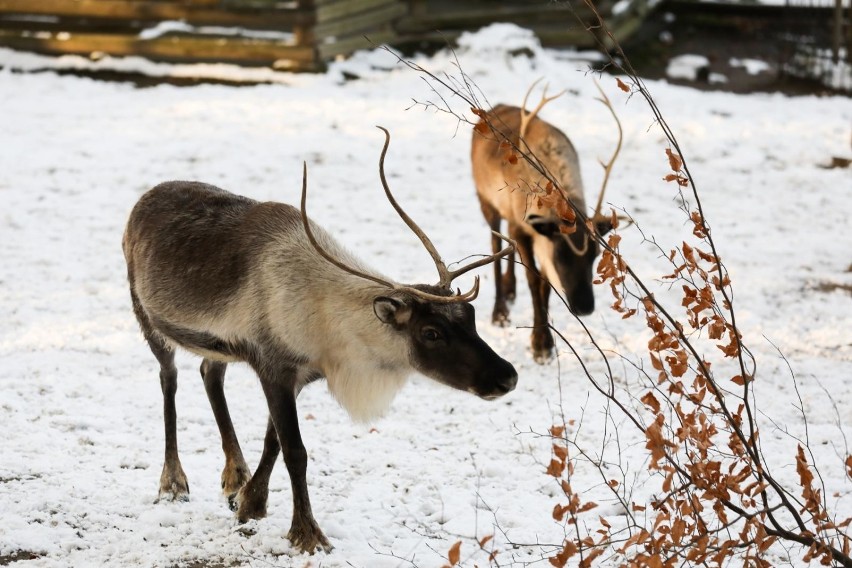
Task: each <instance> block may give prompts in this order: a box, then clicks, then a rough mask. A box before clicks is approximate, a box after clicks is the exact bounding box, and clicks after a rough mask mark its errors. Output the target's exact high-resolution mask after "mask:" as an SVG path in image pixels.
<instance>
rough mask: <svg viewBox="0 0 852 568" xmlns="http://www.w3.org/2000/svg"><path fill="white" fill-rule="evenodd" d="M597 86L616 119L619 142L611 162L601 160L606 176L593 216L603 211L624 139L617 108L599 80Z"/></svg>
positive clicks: (602, 99)
mask: <svg viewBox="0 0 852 568" xmlns="http://www.w3.org/2000/svg"><path fill="white" fill-rule="evenodd" d="M595 87H597V88H598V92H599V93H600V94H601V98H599V99H598V100H599V101H600V102H601V103H603V105H604V106H605V107H606V108H608V109H609V112H610V114H612V118H614V119H615V126H616V127H617V128H618V144H616V146H615V152H613V154H612V158H610V160H609V162H608V163H606V164H604V163H603V162H601V165H602V166H603V169H604V178H603V181H602V182H601V192H600V194H598V203H597V205H596V206H595V212H594V214H593V215H592V217H598V216H599V215H600V213H601V207H602V206H603V199H604V193H605V192H606V184H607V183H608V182H609V175H610V173H612V166H613V165H614V164H615V160H616V158H618V154H619V152H621V142H622V139H623V137H624V133H623V131H622V129H621V121H620V120H618V115H617V114H615V109H614V108H612V102H610V100H609V97H608V96H606V93H605V92H604V90H603V89H602V88H601V86H600V85H599V84H598V82H597V81H595Z"/></svg>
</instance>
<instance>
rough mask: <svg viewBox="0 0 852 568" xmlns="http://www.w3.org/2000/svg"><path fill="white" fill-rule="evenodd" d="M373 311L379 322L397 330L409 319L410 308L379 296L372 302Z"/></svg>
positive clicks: (392, 299)
mask: <svg viewBox="0 0 852 568" xmlns="http://www.w3.org/2000/svg"><path fill="white" fill-rule="evenodd" d="M373 311H374V312H375V313H376V317H377V318H379V321H381V322H382V323H386V324H388V325H392V326H394V327H397V328H398V327H401V326H403V325H405V324H406V323H408V320H409V319H411V306H409V305H407V304H405V303H404V302H402V301H400V300H397V299H396V298H391V297H389V296H379V297H378V298H376V299H375V300H373Z"/></svg>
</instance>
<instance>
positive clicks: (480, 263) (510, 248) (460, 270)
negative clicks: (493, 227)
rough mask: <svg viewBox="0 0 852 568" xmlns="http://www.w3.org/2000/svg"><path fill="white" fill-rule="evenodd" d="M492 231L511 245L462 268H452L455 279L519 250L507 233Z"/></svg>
mask: <svg viewBox="0 0 852 568" xmlns="http://www.w3.org/2000/svg"><path fill="white" fill-rule="evenodd" d="M491 233H492V234H494V235H495V236H497V237H499V238H501V239H503V240H504V241H506V242H507V243H509V246H507V247H506V248H504V249H503V250H501V251H500V252H498V253H496V254H492V255H491V256H488V257H485V258H482V259H479V260H477V261H476V262H472V263H470V264H468V265H466V266H462V267H461V268H458V269H456V270H451V271H450V276H451V277H452V278H453V279H455V278H456V277H458V276H461V275H462V274H464V273H465V272H469V271H471V270H473V269H474V268H479V267H480V266H485V265H486V264H491V263H492V262H496V261H498V260H500V259H501V258H503V257H506V256H508V255H509V254H510V253H512V252H513V251H515V250H517V248H518V245H517V243H516V242H515V241H514V240H513V239H510V238H509V237H507V236H506V235H503V234H501V233H498V232H497V231H491Z"/></svg>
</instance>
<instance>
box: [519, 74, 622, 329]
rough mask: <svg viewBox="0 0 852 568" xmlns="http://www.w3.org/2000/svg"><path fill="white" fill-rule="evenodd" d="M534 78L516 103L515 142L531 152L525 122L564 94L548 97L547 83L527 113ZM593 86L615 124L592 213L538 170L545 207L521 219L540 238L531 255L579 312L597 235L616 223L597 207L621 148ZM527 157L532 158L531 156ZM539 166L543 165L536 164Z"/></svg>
mask: <svg viewBox="0 0 852 568" xmlns="http://www.w3.org/2000/svg"><path fill="white" fill-rule="evenodd" d="M539 80H540V79H539ZM537 83H538V81H536V82H535V83H533V84H532V85H531V86H530V88H529V90H528V91H527V94H526V95H525V96H524V102H523V104H522V105H521V123H520V130H519V140H518V145H519V147H520V148H521V149H523V150H525V151H527V152H531V150H530V146H529V144H527V142H526V139H525V137H526V134H527V128H528V127H529V124H530V123H531V122H532V120H533V118H535V116H536V114H538V112H539V111H540V110H541V109H542V107H543V106H544V105H545V104H547V103H548V102H550V101H552V100H554V99H556V98H558V97H559V96H561V95H562V94H563V93H564V91H562V92H561V93H559V94H557V95H554V96H552V97H548V96H547V86H545V87H544V91H543V93H542V97H541V101H540V102H539V103H538V105H537V106H536V108H535V109H534V110H533V111H532V112H529V113H528V112H527V111H526V104H527V99H528V97H529V95H530V92H532V90H533V88H534V87H535V85H536V84H537ZM595 86H596V87H597V88H598V91H599V92H600V94H601V98H600V99H598V100H599V101H600V102H602V103H603V104H604V105H605V106H606V107H607V108H608V109H609V111H610V113H611V114H612V116H613V118H614V119H615V123H616V126H617V128H618V144H617V146H616V148H615V152H613V155H612V158H610V160H609V162H608V163H606V164H604V163H603V162H601V166H602V167H603V168H604V178H603V182H602V183H601V190H600V193H599V194H598V200H597V205H596V206H595V211H594V213H593V214H592V215H591V216H589V217H586V216H585V212H584V211H580V210H578V209H577V207H576V206H575V204H574V203H573V202H572V201H571V199H570V197H569V195H568V193H567V192H565V191H564V189H563V188H560V187H558V180H556V179H553V176H552V175H551V174H550V172H547V171H542V172H541V173H543V174H544V176H545V178H547V179H548V181H549V182H550V184H551V185H552V186H553V191H552V192H550V193H549V194H548V196H546V200H547V201H548V207H546V208H545V210H536V211H534V212H530V213H528V214H527V216H526V217H525V219H524V220H525V221H526V223H528V224H529V225H530V226H531V227H532V228H533V229H535V231H536V232H537V233H538V234H539V235H541V236H542V237H544V238H536V239H534V240H533V248H534V251H535V256H536V258H538V259H539V260H540V262H541V264H542V267H541V269H542V272H544V274H545V276H546V277H547V279H548V281H549V282H551V283H552V284H553V285H554V286H557V287H559V288H561V289H562V291H563V293H564V295H565V299H566V300H567V301H568V305H569V307H570V308H571V311H572V312H574V313H575V314H577V315H580V316H583V315H589V314H591V313H592V312H593V311H594V309H595V297H594V291H593V288H592V281H593V271H594V263H595V259H596V258H597V256H598V254H599V253H600V245H599V242H598V241H599V239H600V237H603V236H604V235H606V234H607V233H608V232H609V231H611V230H612V229H613V224H614V223H615V222H616V221H615V220H613V218H612V217H609V216H604V215H602V214H601V207H602V205H603V199H604V195H605V192H606V185H607V182H608V180H609V176H610V173H611V172H612V167H613V165H614V164H615V160H616V158H617V157H618V154H619V152H620V151H621V142H622V129H621V122H620V121H619V120H618V116H617V115H616V114H615V111H614V110H613V108H612V103H611V102H610V100H609V98H608V97H607V96H606V94H605V93H604V92H603V90H602V89H601V87H600V85H598V84H597V82H595ZM532 158H533V160H534V159H535V157H534V156H533V157H532ZM540 167H543V166H541V165H540Z"/></svg>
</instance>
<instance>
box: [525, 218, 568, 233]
mask: <svg viewBox="0 0 852 568" xmlns="http://www.w3.org/2000/svg"><path fill="white" fill-rule="evenodd" d="M524 220H525V221H526V222H527V223H529V226H530V227H532V228H533V229H535V231H536V232H537V233H538V234H540V235H544V236H545V237H552V236H553V235H555V234H556V232H557V231H559V226H558V225H557V224H556V223H554V222H553V221H552V220H548V219H545V218H544V217H542V216H541V215H527V218H526V219H524Z"/></svg>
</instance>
